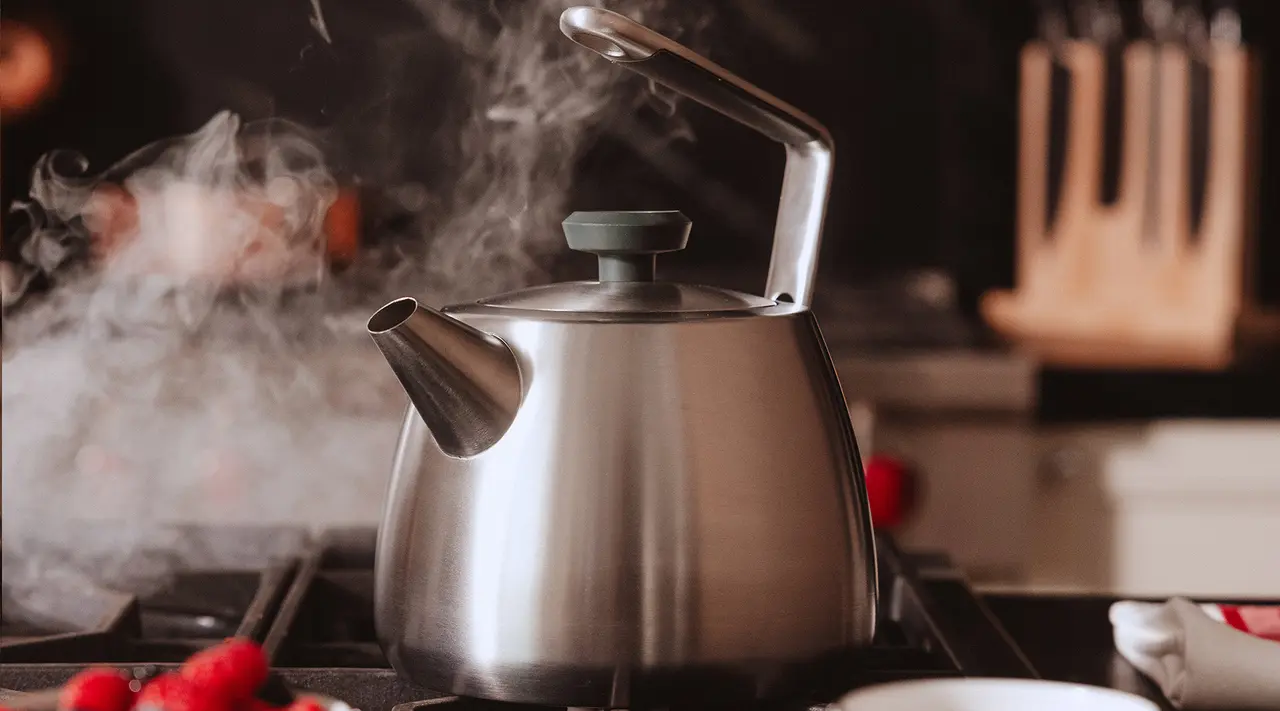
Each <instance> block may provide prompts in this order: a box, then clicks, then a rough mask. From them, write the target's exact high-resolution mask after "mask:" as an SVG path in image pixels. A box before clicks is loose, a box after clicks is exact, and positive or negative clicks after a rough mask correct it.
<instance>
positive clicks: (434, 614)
mask: <svg viewBox="0 0 1280 711" xmlns="http://www.w3.org/2000/svg"><path fill="white" fill-rule="evenodd" d="M508 314H511V315H508ZM520 314H521V312H518V311H513V310H503V309H494V308H485V307H472V310H471V311H470V312H469V311H468V309H467V308H466V307H463V308H460V309H455V310H452V315H454V316H457V317H458V318H461V319H462V320H465V321H467V322H468V323H469V324H470V325H471V326H473V327H475V328H476V329H478V330H480V331H482V332H486V333H491V334H494V335H496V336H497V337H499V338H500V339H501V340H502V342H503V343H505V344H506V345H507V346H508V347H509V348H510V349H511V352H512V353H514V354H515V357H516V359H517V361H518V363H519V369H520V372H521V373H523V374H524V375H525V377H524V379H523V387H524V389H525V390H524V393H523V397H522V402H521V404H520V407H519V410H518V412H517V414H516V415H515V419H514V420H513V422H512V423H511V426H510V428H509V429H507V430H506V433H505V434H504V435H503V436H502V438H501V439H500V440H499V441H498V442H497V443H496V444H494V445H493V446H492V447H490V448H489V449H487V450H485V451H483V452H482V453H480V454H478V455H476V456H474V457H470V458H457V457H453V456H450V455H449V454H447V453H446V452H445V451H443V450H442V449H441V448H440V446H439V445H438V444H437V443H436V441H435V439H434V438H433V436H432V434H431V432H430V431H429V430H428V427H427V423H426V422H424V420H423V419H422V417H421V416H420V415H419V414H418V412H417V411H416V410H414V409H412V408H410V410H409V411H408V413H407V414H406V418H405V421H404V426H403V430H402V432H401V439H400V443H399V446H398V449H397V452H396V455H395V460H394V466H393V474H392V479H391V483H390V491H389V492H388V496H387V505H386V509H385V513H384V520H383V522H382V526H381V529H380V532H379V537H378V549H377V562H376V625H377V629H378V635H379V638H380V641H381V643H382V645H383V647H384V649H385V650H386V651H387V654H388V656H389V658H390V660H391V662H392V664H393V665H394V666H395V668H396V669H397V670H398V671H399V672H400V673H401V674H403V675H405V676H407V677H408V678H409V679H411V680H413V681H414V682H416V683H419V684H421V685H423V686H426V687H428V688H434V689H437V690H440V691H443V692H449V693H456V694H465V695H473V696H479V697H485V698H492V699H498V700H504V701H520V702H534V703H549V704H560V705H570V706H591V707H620V706H633V707H636V706H638V705H640V704H641V703H645V704H647V703H654V702H657V701H660V700H661V699H663V697H664V695H667V694H674V693H677V692H676V691H674V689H676V688H677V686H676V685H677V684H678V688H680V689H683V690H686V691H685V692H680V693H687V689H689V688H691V685H692V686H694V687H697V686H699V685H703V686H706V687H707V688H710V687H712V686H716V685H723V686H724V687H725V688H730V687H732V688H733V689H735V690H736V691H737V693H745V694H746V695H748V696H750V695H764V694H768V693H769V692H770V690H771V688H772V687H773V686H774V685H775V684H779V683H782V681H781V680H782V679H783V677H784V676H785V675H786V674H788V673H790V671H789V670H792V669H794V668H798V667H803V666H804V665H805V664H807V663H810V662H815V660H818V659H819V658H822V657H823V656H824V655H829V654H831V653H838V652H840V651H841V650H845V649H850V648H856V647H858V646H860V645H864V644H866V643H868V642H869V641H870V640H871V637H872V634H873V632H874V624H875V622H874V621H875V618H876V615H875V612H876V605H877V600H876V567H875V551H874V545H873V541H872V536H871V528H870V520H869V513H868V508H867V502H866V492H865V488H864V484H863V478H862V471H861V464H860V459H859V456H858V453H857V448H856V445H855V443H854V440H853V433H852V430H851V427H850V424H849V418H848V412H847V410H846V407H845V400H844V397H843V395H842V393H841V389H840V385H839V382H838V380H837V378H836V375H835V371H834V369H833V368H832V366H831V361H830V357H829V355H828V353H827V351H826V348H825V346H824V344H823V341H822V337H821V334H820V332H819V331H818V328H817V324H816V322H815V320H814V318H813V316H812V314H811V313H810V312H809V311H808V310H806V309H803V308H800V307H798V306H795V305H790V304H780V305H777V306H774V307H772V308H766V309H761V310H758V311H755V312H753V315H750V316H736V315H735V316H725V315H723V314H709V315H707V316H706V317H705V318H703V319H695V318H691V315H690V314H687V313H686V314H681V315H673V316H674V317H675V318H674V319H673V320H671V321H667V322H655V321H652V320H643V319H637V320H635V321H632V322H624V321H609V322H599V321H593V320H591V319H589V318H584V319H582V320H572V317H571V316H570V315H569V314H563V313H560V314H556V316H557V318H553V319H546V320H534V319H529V318H527V316H521V315H520ZM542 315H544V316H551V315H552V314H546V313H544V314H542ZM744 690H745V691H744Z"/></svg>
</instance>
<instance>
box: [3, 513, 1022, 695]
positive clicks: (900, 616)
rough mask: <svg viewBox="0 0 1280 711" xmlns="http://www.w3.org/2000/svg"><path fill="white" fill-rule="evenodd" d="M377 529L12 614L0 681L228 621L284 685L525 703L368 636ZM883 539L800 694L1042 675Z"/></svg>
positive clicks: (159, 644) (132, 662) (164, 646)
mask: <svg viewBox="0 0 1280 711" xmlns="http://www.w3.org/2000/svg"><path fill="white" fill-rule="evenodd" d="M374 539H375V533H374V532H373V531H372V530H367V529H360V530H342V531H333V532H330V533H328V534H326V535H325V536H323V537H321V538H320V539H319V540H318V541H317V542H316V543H315V544H314V545H313V546H312V547H311V548H310V549H309V550H308V552H306V553H304V554H302V555H298V556H296V557H294V559H292V560H289V561H287V562H285V563H283V564H280V565H277V566H273V567H271V568H268V569H267V570H262V571H258V570H229V571H200V572H192V573H187V574H185V575H181V576H178V577H177V578H176V580H175V582H174V584H173V585H171V586H170V587H169V588H168V589H166V590H165V591H164V592H163V593H161V594H158V595H155V596H151V597H144V598H140V599H138V598H133V597H130V596H120V597H119V598H118V599H117V600H116V601H115V602H116V604H117V606H118V610H117V611H116V612H115V614H113V615H106V616H105V617H104V619H106V622H105V623H104V624H103V625H102V626H101V627H100V628H96V629H90V630H84V631H83V632H80V633H75V634H61V635H51V636H39V635H38V632H39V631H38V630H21V629H16V628H14V627H10V626H6V627H5V629H4V630H3V637H4V639H2V640H0V645H3V646H2V648H0V688H2V689H12V690H19V691H31V690H37V689H45V688H50V687H54V686H58V685H60V684H62V683H63V682H65V681H66V680H67V679H69V678H70V677H71V676H73V675H74V674H75V673H76V672H77V671H79V670H80V669H82V668H84V667H85V666H87V665H89V664H93V663H109V664H115V665H120V666H138V667H142V666H147V667H154V668H155V669H160V670H164V669H170V668H175V667H176V666H177V665H178V664H179V663H180V662H181V661H182V660H183V659H185V658H186V657H188V656H190V655H191V654H192V653H194V652H195V651H197V650H198V649H201V648H204V647H207V646H210V645H212V644H215V643H217V642H218V641H220V640H221V639H223V638H225V637H227V636H230V635H232V634H234V635H238V636H244V637H248V638H250V639H253V640H256V641H258V642H260V643H262V644H263V646H264V648H265V649H266V651H267V653H268V656H269V657H270V658H271V660H272V664H273V667H274V668H275V670H276V673H277V674H278V675H279V676H280V677H281V678H282V679H283V680H284V681H285V682H286V683H288V684H290V685H291V686H293V687H295V688H299V689H306V690H311V691H315V692H317V693H321V694H325V695H328V696H331V697H334V698H338V699H341V700H343V701H346V702H347V703H348V704H350V705H351V706H353V707H355V708H359V709H364V710H365V711H383V710H387V709H393V708H394V709H395V711H410V710H411V709H414V708H422V709H423V711H427V710H428V709H431V711H479V710H478V708H473V707H478V706H484V711H494V710H495V709H506V708H507V707H510V709H509V711H523V709H522V707H518V706H513V705H509V704H492V703H488V702H482V701H477V700H473V699H465V698H458V697H452V696H448V695H445V694H441V693H438V692H433V691H431V690H428V689H423V688H419V687H416V686H414V685H412V684H409V683H407V682H405V681H404V680H402V679H400V678H399V677H398V676H397V675H396V674H395V672H393V671H392V670H391V668H390V665H389V664H388V663H387V660H386V657H385V656H384V655H383V653H382V651H381V649H380V648H379V646H378V644H377V641H376V639H375V636H374V626H373V550H374ZM877 545H878V552H879V559H880V587H881V619H880V620H879V623H878V625H877V633H876V639H875V642H874V644H873V645H872V647H871V648H869V649H867V650H865V652H864V653H862V654H860V655H859V658H858V659H857V660H856V662H854V663H851V664H850V665H849V668H848V669H843V668H842V669H841V670H840V673H839V674H837V675H835V676H836V677H838V678H832V679H831V680H830V688H827V689H813V690H812V694H810V695H809V696H808V698H826V699H833V698H835V697H836V696H838V695H839V694H842V693H844V692H845V691H848V690H850V689H853V688H857V687H860V686H865V685H867V684H872V683H877V682H883V681H891V680H897V679H914V678H924V677H945V676H1005V677H1025V678H1035V677H1036V676H1037V675H1036V672H1035V670H1034V669H1033V667H1032V665H1031V664H1030V663H1028V662H1027V661H1026V659H1025V657H1023V655H1022V653H1021V651H1020V650H1019V649H1018V647H1017V645H1016V644H1015V643H1014V642H1013V641H1012V640H1011V639H1010V638H1009V637H1008V636H1007V635H1006V634H1005V632H1004V630H1003V629H1002V628H1001V626H1000V624H999V623H998V622H997V621H996V620H995V618H994V617H992V616H991V614H990V612H989V611H988V610H987V609H986V606H985V604H984V603H983V602H982V601H981V600H979V599H978V598H977V597H976V596H975V595H974V594H973V592H972V591H971V590H970V589H969V587H968V585H967V584H966V583H965V582H964V581H963V579H961V578H960V577H958V576H957V575H956V574H955V573H954V572H953V571H952V568H951V566H950V564H949V561H947V560H946V559H945V557H939V556H929V555H925V556H920V555H906V554H903V553H902V552H901V551H899V549H898V548H897V547H896V545H894V543H893V541H892V540H891V539H889V538H887V537H880V538H879V539H878V540H877ZM33 635H35V636H33ZM803 705H804V704H801V706H803ZM445 706H447V707H448V709H445V708H443V707H445Z"/></svg>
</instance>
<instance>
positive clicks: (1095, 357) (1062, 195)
mask: <svg viewBox="0 0 1280 711" xmlns="http://www.w3.org/2000/svg"><path fill="white" fill-rule="evenodd" d="M1056 56H1057V57H1058V58H1059V60H1060V61H1061V62H1062V64H1063V65H1064V67H1065V69H1066V70H1067V73H1068V76H1069V86H1070V97H1071V98H1070V103H1069V105H1068V107H1067V112H1066V123H1067V125H1066V129H1067V130H1066V147H1065V160H1064V163H1063V172H1062V180H1061V189H1060V192H1059V195H1058V209H1057V210H1056V213H1055V215H1054V217H1053V219H1052V221H1050V220H1049V219H1048V218H1047V217H1046V201H1047V199H1048V197H1047V190H1048V182H1049V175H1048V172H1049V168H1048V163H1049V161H1048V150H1049V132H1050V128H1049V126H1050V111H1051V106H1050V101H1051V98H1050V96H1051V77H1052V72H1053V65H1054V57H1055V54H1054V50H1053V49H1052V48H1050V47H1049V46H1048V45H1046V44H1044V43H1031V44H1029V45H1027V46H1026V47H1024V49H1023V52H1022V56H1021V99H1020V100H1021V125H1020V137H1019V141H1020V159H1019V186H1018V220H1017V222H1018V230H1017V261H1016V279H1017V282H1016V283H1017V286H1016V288H1015V289H1014V290H1013V291H993V292H990V293H988V294H986V295H985V297H984V299H983V302H982V312H983V315H984V317H985V318H986V320H987V322H988V323H989V324H990V325H991V327H992V328H993V329H994V330H996V331H997V332H998V333H1000V334H1001V335H1003V336H1004V337H1006V338H1008V339H1010V340H1012V341H1014V342H1016V343H1018V344H1020V345H1021V346H1023V347H1024V348H1026V349H1027V350H1028V351H1029V352H1030V353H1031V354H1032V355H1034V356H1036V357H1037V358H1039V359H1041V360H1042V361H1044V362H1046V363H1050V364H1056V365H1064V366H1070V367H1175V368H1197V369H1217V368H1221V367H1224V366H1226V365H1228V364H1230V363H1231V362H1232V361H1233V360H1234V359H1235V357H1236V345H1237V331H1238V328H1237V325H1238V323H1239V321H1240V320H1241V318H1242V316H1244V315H1245V312H1246V311H1248V310H1249V299H1248V298H1247V291H1248V289H1247V286H1248V284H1247V280H1246V278H1245V271H1246V270H1245V263H1246V251H1247V249H1246V243H1247V237H1248V234H1249V232H1250V229H1249V228H1250V220H1249V217H1250V215H1251V212H1252V211H1251V209H1250V208H1251V198H1252V191H1253V183H1254V181H1253V175H1254V170H1253V166H1252V165H1251V162H1252V158H1253V156H1256V154H1257V150H1256V146H1255V145H1254V138H1253V137H1252V136H1251V135H1250V130H1251V129H1252V128H1253V127H1255V126H1256V122H1254V121H1253V120H1251V119H1252V116H1253V102H1254V96H1253V93H1254V92H1253V86H1254V83H1253V80H1252V74H1253V71H1254V59H1253V57H1252V56H1251V55H1250V54H1249V52H1248V51H1247V50H1245V49H1242V48H1239V47H1230V48H1227V47H1214V48H1213V49H1212V50H1211V51H1210V53H1209V55H1208V56H1207V57H1206V64H1207V66H1208V68H1209V86H1210V90H1209V91H1210V93H1209V96H1210V104H1209V112H1208V113H1209V119H1208V136H1207V145H1208V151H1207V156H1208V157H1207V170H1206V178H1205V191H1204V199H1203V205H1204V207H1203V211H1202V213H1201V214H1202V217H1201V221H1200V226H1199V228H1198V229H1196V230H1193V228H1192V225H1191V222H1192V220H1191V187H1190V183H1191V167H1190V164H1191V158H1190V149H1189V144H1190V130H1191V128H1190V126H1191V100H1190V98H1191V97H1190V88H1189V87H1190V81H1191V57H1190V55H1189V53H1188V51H1187V50H1186V49H1185V48H1182V47H1175V46H1171V45H1170V46H1157V45H1154V44H1152V43H1145V42H1137V43H1133V44H1131V45H1130V46H1128V47H1127V48H1125V50H1124V53H1123V60H1122V61H1123V81H1124V89H1125V91H1124V97H1125V98H1124V102H1125V103H1124V124H1123V128H1122V134H1121V150H1120V161H1119V162H1120V177H1119V189H1118V192H1117V197H1116V199H1115V201H1114V202H1112V203H1111V204H1106V203H1104V202H1103V201H1102V199H1101V187H1102V186H1101V183H1102V152H1103V118H1104V117H1103V112H1104V103H1105V102H1104V90H1105V74H1106V62H1105V56H1104V53H1103V50H1102V48H1101V47H1099V46H1097V45H1095V44H1091V43H1086V42H1068V43H1066V44H1065V45H1063V46H1062V47H1060V48H1059V49H1058V50H1057V55H1056ZM1156 86H1159V87H1160V89H1159V91H1158V92H1157V91H1156V89H1155V87H1156ZM1153 108H1154V110H1153ZM1256 321H1257V319H1252V321H1251V322H1256ZM1274 330H1275V329H1274V327H1273V326H1270V325H1267V326H1265V327H1264V328H1262V329H1260V331H1261V332H1262V333H1264V334H1269V333H1272V332H1274Z"/></svg>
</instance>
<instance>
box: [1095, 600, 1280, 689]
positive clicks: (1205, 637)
mask: <svg viewBox="0 0 1280 711" xmlns="http://www.w3.org/2000/svg"><path fill="white" fill-rule="evenodd" d="M1110 618H1111V625H1112V628H1113V631H1114V635H1115V643H1116V650H1117V651H1119V652H1120V655H1121V656H1123V657H1124V658H1125V659H1126V660H1128V661H1129V663H1130V664H1132V665H1133V666H1135V667H1137V668H1138V669H1139V670H1140V671H1142V673H1144V674H1146V675H1147V676H1149V677H1151V679H1152V680H1153V681H1155V682H1156V684H1158V685H1159V686H1160V689H1161V690H1162V691H1164V695H1165V696H1167V697H1168V698H1169V701H1170V702H1172V703H1173V705H1174V706H1176V707H1178V708H1180V709H1184V710H1185V711H1201V710H1204V711H1208V710H1210V709H1231V710H1232V711H1255V710H1256V711H1276V710H1277V709H1280V606H1276V607H1264V606H1255V607H1245V606H1234V605H1197V604H1196V603H1194V602H1191V601H1190V600H1187V599H1185V598H1173V599H1172V600H1169V601H1168V602H1165V603H1151V602H1131V601H1124V602H1117V603H1115V604H1113V605H1112V606H1111V613H1110Z"/></svg>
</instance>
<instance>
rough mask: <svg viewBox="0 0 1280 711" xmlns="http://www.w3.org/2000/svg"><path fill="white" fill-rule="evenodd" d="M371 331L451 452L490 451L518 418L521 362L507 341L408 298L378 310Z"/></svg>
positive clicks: (456, 454) (457, 454) (441, 443)
mask: <svg viewBox="0 0 1280 711" xmlns="http://www.w3.org/2000/svg"><path fill="white" fill-rule="evenodd" d="M369 335H370V336H371V337H372V338H373V342H374V343H376V344H377V346H378V349H379V350H381V351H382V355H383V356H384V357H386V359H387V362H388V363H389V364H390V365H391V370H392V371H394V372H395V374H396V378H398V379H399V380H400V385H401V386H402V387H404V389H405V392H406V393H408V395H409V400H410V402H412V403H413V404H414V406H415V407H416V408H417V410H418V412H419V413H421V415H422V417H424V418H426V419H427V422H429V423H430V425H431V432H432V434H433V435H435V441H436V443H437V444H438V445H439V446H440V448H441V450H442V451H444V452H447V453H448V454H449V455H450V456H453V457H469V456H472V455H475V454H479V453H480V452H483V451H484V450H486V449H488V448H489V447H491V446H493V444H494V443H495V442H497V441H498V440H499V439H500V438H501V437H502V435H503V433H504V432H506V431H507V427H509V426H510V425H511V422H512V420H514V419H515V416H516V409H517V408H518V407H519V406H520V391H521V387H520V379H521V375H520V368H519V366H517V365H516V359H515V356H514V355H513V354H512V353H511V350H510V349H509V348H507V346H506V344H504V343H503V342H502V341H501V340H499V339H497V338H495V337H494V336H492V335H490V334H487V333H484V332H482V331H477V330H476V329H474V328H471V327H470V326H468V325H467V324H466V323H465V322H462V321H459V320H457V319H453V318H449V317H448V316H444V315H443V314H441V313H440V312H439V311H436V310H434V309H430V308H427V307H425V306H422V305H421V304H419V303H418V302H417V300H416V299H412V298H408V297H405V298H402V299H396V300H395V301H392V302H391V303H389V304H387V305H386V306H383V307H382V308H381V309H378V311H377V313H375V314H374V315H373V316H372V317H370V318H369Z"/></svg>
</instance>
